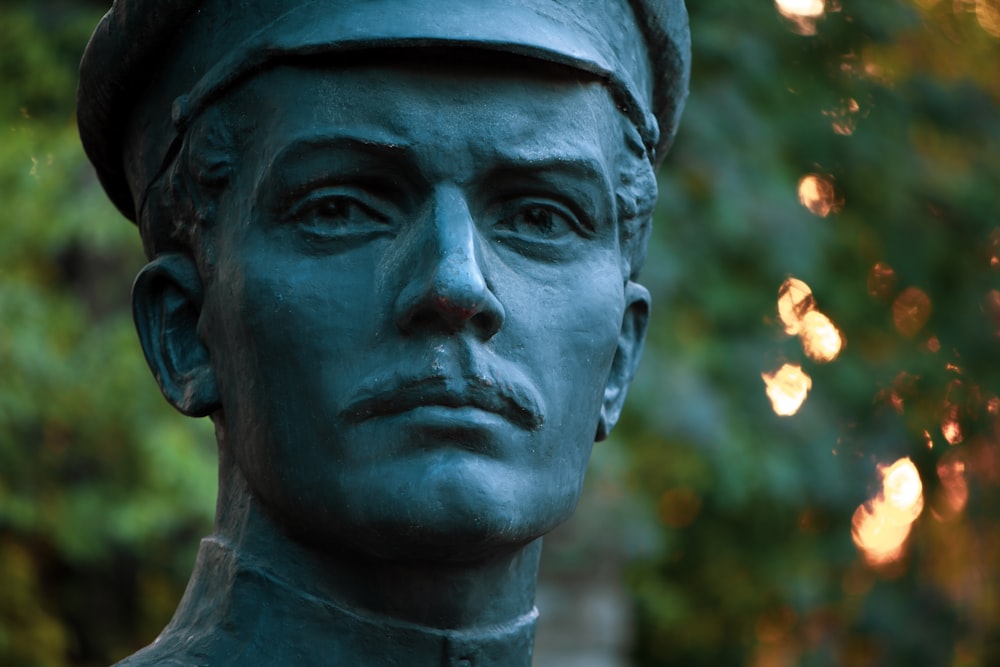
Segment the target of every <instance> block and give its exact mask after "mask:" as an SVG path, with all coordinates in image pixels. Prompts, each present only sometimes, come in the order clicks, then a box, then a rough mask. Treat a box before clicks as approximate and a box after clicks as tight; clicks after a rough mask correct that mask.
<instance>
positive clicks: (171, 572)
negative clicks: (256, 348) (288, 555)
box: [0, 2, 215, 666]
mask: <svg viewBox="0 0 1000 667" xmlns="http://www.w3.org/2000/svg"><path fill="white" fill-rule="evenodd" d="M101 11H102V7H101V3H97V4H94V3H89V4H88V3H84V2H77V3H71V2H43V3H21V4H19V3H7V4H5V5H4V6H3V7H2V8H0V44H3V47H2V48H0V80H2V84H0V85H2V95H0V121H2V122H0V126H2V130H3V132H4V138H3V140H2V141H0V201H2V202H3V214H2V224H0V276H2V283H0V378H2V381H0V591H2V593H0V664H4V665H11V666H19V665H25V666H27V665H52V666H56V665H68V664H78V665H96V664H107V663H109V662H111V661H112V659H114V658H115V657H120V656H122V655H124V654H127V653H128V652H130V651H131V650H134V649H135V648H136V647H137V646H140V645H142V644H144V643H146V642H148V641H149V640H150V638H151V637H153V636H155V634H156V632H158V631H159V629H160V628H161V627H162V625H163V623H164V621H165V620H166V619H167V618H168V617H169V614H170V613H172V611H173V608H174V606H175V604H176V600H177V594H178V589H179V587H181V586H183V583H184V580H185V578H186V576H187V573H188V572H189V570H190V566H191V562H192V561H193V555H194V554H193V550H194V548H195V547H196V545H197V536H199V535H201V534H204V533H205V532H207V530H208V525H209V521H210V518H211V512H212V509H213V504H214V495H215V473H214V467H215V466H214V452H213V450H212V448H211V447H210V446H209V445H208V443H210V442H211V435H210V433H208V432H206V429H205V425H204V424H201V423H198V422H193V421H188V420H180V419H178V418H177V417H176V416H175V415H174V414H173V413H172V412H171V411H170V410H169V408H168V407H167V405H166V403H165V402H164V401H163V400H162V398H160V396H159V395H158V392H157V390H156V388H155V385H153V384H152V383H151V382H150V381H149V371H148V370H147V369H146V365H145V362H144V361H143V359H142V357H141V352H140V351H139V349H138V347H137V346H136V344H135V334H134V333H133V330H132V324H131V318H130V317H129V311H128V285H129V284H130V282H131V278H132V276H133V275H135V272H136V270H137V269H138V267H140V266H141V263H142V253H141V250H140V247H139V243H138V238H137V234H136V233H135V230H134V229H130V225H128V224H126V223H125V222H124V221H123V220H122V219H121V216H120V215H119V214H118V213H117V212H116V211H115V210H114V208H113V207H112V206H111V205H110V204H109V203H108V202H107V201H106V198H105V197H104V195H103V193H102V191H101V189H100V186H99V185H98V184H97V182H96V179H95V178H94V176H93V172H92V171H91V169H90V167H89V164H88V163H87V162H86V160H85V158H84V157H83V154H82V151H81V149H80V146H79V139H78V137H77V133H76V123H75V121H74V119H73V104H74V92H75V90H76V67H77V63H78V62H79V59H80V55H81V53H82V51H83V45H84V44H86V40H87V37H88V36H89V33H90V31H91V30H92V29H93V26H94V25H95V24H96V22H97V19H98V18H99V16H100V13H101Z"/></svg>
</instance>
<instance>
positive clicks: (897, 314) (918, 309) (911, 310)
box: [892, 287, 931, 338]
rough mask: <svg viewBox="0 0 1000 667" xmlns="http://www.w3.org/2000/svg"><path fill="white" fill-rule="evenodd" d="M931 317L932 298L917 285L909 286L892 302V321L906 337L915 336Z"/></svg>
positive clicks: (897, 329)
mask: <svg viewBox="0 0 1000 667" xmlns="http://www.w3.org/2000/svg"><path fill="white" fill-rule="evenodd" d="M930 317H931V299H930V297H928V296H927V294H926V293H925V292H924V291H923V290H921V289H919V288H917V287H907V288H906V289H905V290H903V292H902V293H901V294H900V295H899V296H898V297H896V300H895V301H893V303H892V322H893V324H895V325H896V331H898V332H899V333H900V334H902V335H903V336H904V337H905V338H913V337H914V336H916V335H917V334H918V333H920V330H921V329H923V328H924V325H925V324H927V320H929V319H930Z"/></svg>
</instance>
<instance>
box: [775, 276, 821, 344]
mask: <svg viewBox="0 0 1000 667" xmlns="http://www.w3.org/2000/svg"><path fill="white" fill-rule="evenodd" d="M815 307H816V302H815V300H814V299H813V295H812V290H811V289H809V285H806V284H805V283H804V282H802V281H801V280H799V279H798V278H789V279H787V280H786V281H785V282H783V283H781V287H779V288H778V317H780V318H781V323H782V324H784V325H785V333H787V334H788V335H789V336H795V335H798V333H799V331H801V329H802V318H804V317H805V316H806V315H807V314H808V313H809V311H811V310H812V309H813V308H815Z"/></svg>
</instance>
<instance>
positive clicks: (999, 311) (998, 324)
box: [983, 289, 1000, 338]
mask: <svg viewBox="0 0 1000 667" xmlns="http://www.w3.org/2000/svg"><path fill="white" fill-rule="evenodd" d="M983 305H984V307H985V310H986V314H987V315H989V317H990V323H991V324H992V325H993V335H994V336H996V337H998V338H1000V290H995V289H991V290H990V291H989V292H987V293H986V299H985V302H984V304H983Z"/></svg>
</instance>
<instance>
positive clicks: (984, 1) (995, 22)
mask: <svg viewBox="0 0 1000 667" xmlns="http://www.w3.org/2000/svg"><path fill="white" fill-rule="evenodd" d="M976 21H977V22H978V23H979V26H980V27H981V28H982V29H983V30H985V31H986V32H988V33H989V34H991V35H993V36H994V37H1000V2H998V1H997V0H976Z"/></svg>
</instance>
